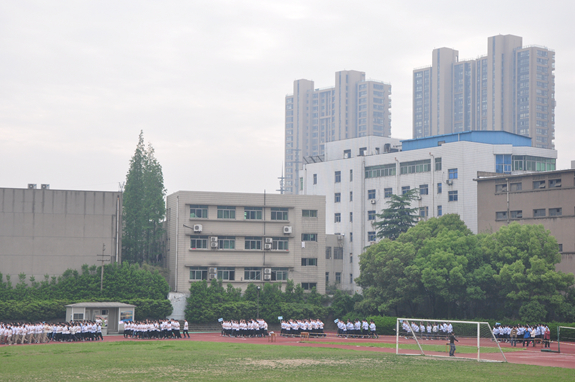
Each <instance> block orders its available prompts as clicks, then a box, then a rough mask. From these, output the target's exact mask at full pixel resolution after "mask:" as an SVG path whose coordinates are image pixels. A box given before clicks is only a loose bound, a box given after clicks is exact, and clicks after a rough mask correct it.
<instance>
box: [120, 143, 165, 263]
mask: <svg viewBox="0 0 575 382" xmlns="http://www.w3.org/2000/svg"><path fill="white" fill-rule="evenodd" d="M165 194H166V190H165V188H164V176H163V173H162V166H161V165H160V163H159V162H158V160H157V159H156V157H155V155H154V148H153V147H152V145H151V144H149V145H148V148H147V149H146V147H145V145H144V133H143V132H140V136H139V137H138V144H137V145H136V151H135V152H134V155H133V156H132V159H131V160H130V168H129V170H128V174H127V175H126V185H125V188H124V195H123V216H122V218H123V223H124V227H123V228H124V229H123V236H122V258H123V260H124V261H128V262H130V263H139V264H142V263H144V262H147V263H156V262H158V261H160V260H161V254H162V249H163V248H162V245H163V243H162V240H161V239H162V235H163V233H164V230H163V228H162V222H163V220H164V218H165V215H166V207H165V203H164V196H165Z"/></svg>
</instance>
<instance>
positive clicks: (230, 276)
mask: <svg viewBox="0 0 575 382" xmlns="http://www.w3.org/2000/svg"><path fill="white" fill-rule="evenodd" d="M240 269H242V268H240ZM266 269H267V270H268V271H267V272H269V276H268V277H264V279H265V280H270V281H285V280H287V279H288V274H289V269H288V268H259V267H245V268H243V272H244V277H243V280H245V281H258V280H262V275H267V274H266V273H265V272H266ZM210 271H211V272H213V273H212V274H211V275H210ZM240 275H241V271H240ZM208 277H211V278H214V277H215V278H217V279H218V280H224V281H240V280H238V279H236V277H237V275H236V268H235V267H214V268H208V267H190V280H192V281H200V280H208Z"/></svg>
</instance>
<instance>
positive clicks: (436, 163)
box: [435, 158, 441, 171]
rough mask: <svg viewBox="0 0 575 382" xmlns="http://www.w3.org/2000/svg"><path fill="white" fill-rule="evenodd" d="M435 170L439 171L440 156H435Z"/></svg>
mask: <svg viewBox="0 0 575 382" xmlns="http://www.w3.org/2000/svg"><path fill="white" fill-rule="evenodd" d="M435 171H441V158H435Z"/></svg>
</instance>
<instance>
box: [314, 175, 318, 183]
mask: <svg viewBox="0 0 575 382" xmlns="http://www.w3.org/2000/svg"><path fill="white" fill-rule="evenodd" d="M313 184H317V174H313Z"/></svg>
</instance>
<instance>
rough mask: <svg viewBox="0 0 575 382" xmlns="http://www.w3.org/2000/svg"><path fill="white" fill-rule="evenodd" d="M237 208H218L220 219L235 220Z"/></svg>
mask: <svg viewBox="0 0 575 382" xmlns="http://www.w3.org/2000/svg"><path fill="white" fill-rule="evenodd" d="M235 218H236V207H234V206H218V219H235Z"/></svg>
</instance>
